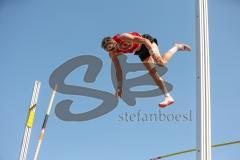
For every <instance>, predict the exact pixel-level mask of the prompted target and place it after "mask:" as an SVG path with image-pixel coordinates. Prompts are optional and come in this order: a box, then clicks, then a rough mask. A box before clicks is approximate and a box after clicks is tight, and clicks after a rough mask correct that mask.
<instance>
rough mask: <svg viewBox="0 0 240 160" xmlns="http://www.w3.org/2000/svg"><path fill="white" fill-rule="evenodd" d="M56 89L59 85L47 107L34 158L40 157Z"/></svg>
mask: <svg viewBox="0 0 240 160" xmlns="http://www.w3.org/2000/svg"><path fill="white" fill-rule="evenodd" d="M56 90H57V85H55V87H54V89H53V91H52V95H51V98H50V102H49V105H48V109H47V112H46V115H45V118H44V122H43V125H42V130H41V133H40V137H39V140H38V144H37V149H36V151H35V155H34V160H37V159H38V154H39V151H40V147H41V144H42V140H43V136H44V133H45V129H46V126H47V121H48V117H49V114H50V111H51V108H52V104H53V100H54V97H55V94H56Z"/></svg>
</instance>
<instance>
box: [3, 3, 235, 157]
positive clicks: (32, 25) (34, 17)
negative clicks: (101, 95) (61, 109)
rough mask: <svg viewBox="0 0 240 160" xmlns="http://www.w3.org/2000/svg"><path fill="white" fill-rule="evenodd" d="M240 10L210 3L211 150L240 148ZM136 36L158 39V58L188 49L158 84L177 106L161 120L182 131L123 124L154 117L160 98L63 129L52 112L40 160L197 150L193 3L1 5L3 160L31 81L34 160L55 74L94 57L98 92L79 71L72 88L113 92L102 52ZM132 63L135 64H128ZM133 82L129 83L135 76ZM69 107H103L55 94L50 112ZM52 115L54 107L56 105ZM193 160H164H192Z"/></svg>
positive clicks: (18, 128)
mask: <svg viewBox="0 0 240 160" xmlns="http://www.w3.org/2000/svg"><path fill="white" fill-rule="evenodd" d="M239 8H240V2H239V1H238V0H211V1H209V30H210V58H211V91H212V141H213V143H214V144H216V143H223V142H227V141H234V140H239V139H240V136H239V135H240V128H239V121H240V118H239V112H240V109H239V104H238V102H237V100H238V99H239V94H238V91H239V89H240V86H239V85H238V82H239V81H240V76H239V74H238V73H239V71H238V68H239V67H240V66H239V58H240V55H239V41H240V38H239V37H240V33H239V28H240V22H239V21H238V19H240V10H239ZM128 31H138V32H140V33H149V34H151V35H153V36H155V37H157V39H158V41H159V44H160V50H161V53H164V52H166V51H167V50H168V49H169V48H170V47H171V45H172V44H173V43H174V42H179V41H180V42H186V43H188V44H190V45H191V46H192V47H193V51H192V52H191V53H178V54H177V55H176V56H175V57H174V58H173V59H172V60H171V61H170V62H169V64H168V65H167V67H168V72H167V73H166V74H165V75H164V78H165V79H166V80H167V81H168V82H169V83H171V84H173V86H174V89H173V91H172V92H171V93H172V95H173V96H174V98H175V100H176V103H175V104H174V105H172V106H170V107H168V108H166V109H164V110H162V112H164V113H166V114H167V113H168V114H173V113H174V114H175V113H179V114H186V113H189V111H192V113H193V115H192V117H193V120H192V121H187V122H167V121H164V122H122V121H119V115H121V114H123V113H125V112H128V113H137V112H138V111H139V110H140V111H141V112H145V113H155V112H158V107H157V104H158V103H159V102H160V101H161V100H162V97H160V96H159V97H151V98H138V99H137V103H136V105H135V106H134V107H130V106H128V105H127V104H126V103H125V102H124V101H122V100H119V103H118V106H117V108H116V109H114V110H113V111H112V112H110V113H108V114H106V115H104V116H102V117H100V118H97V119H94V120H90V121H85V122H66V121H62V120H61V119H59V118H58V117H57V116H56V115H55V113H54V108H53V110H52V112H51V115H50V118H49V122H48V125H47V129H46V134H45V137H44V141H43V144H42V148H41V151H40V155H39V159H40V160H41V159H42V160H43V159H48V160H56V159H57V160H66V159H68V160H69V159H70V160H74V159H85V160H92V159H107V160H108V159H113V158H114V159H115V160H122V159H125V160H136V159H138V160H146V159H149V158H152V157H155V156H159V155H164V154H167V153H172V152H175V151H179V150H184V149H188V148H193V147H194V146H195V144H196V132H195V129H196V121H195V118H196V113H195V111H196V105H195V101H196V94H195V93H196V89H195V78H196V77H195V74H196V72H195V70H196V68H195V61H196V60H195V58H196V56H195V55H196V50H195V2H194V1H192V0H183V1H177V0H160V1H159V0H153V1H137V0H132V1H127V0H122V1H116V0H101V1H93V0H88V1H77V0H69V1H64V0H48V1H47V0H42V1H37V0H32V1H30V0H22V1H17V0H1V1H0V35H1V36H0V60H1V63H0V71H1V74H2V76H1V79H0V82H1V83H0V95H1V101H0V105H1V113H2V116H0V122H1V126H2V129H1V132H0V142H1V145H0V160H15V159H17V158H18V155H19V150H20V145H21V140H22V136H23V130H24V123H25V119H26V116H27V109H28V105H29V103H30V98H31V92H32V87H33V83H34V81H35V80H40V81H41V82H42V88H41V91H40V97H39V105H38V108H37V110H36V117H35V122H34V127H33V130H32V136H31V142H30V148H29V152H28V153H29V154H28V159H29V160H30V159H33V154H34V151H35V149H36V144H37V140H38V137H39V133H40V129H41V125H42V122H43V119H44V115H45V112H46V109H47V105H48V101H49V98H50V94H51V88H50V86H49V83H48V79H49V76H50V75H51V73H52V72H53V71H54V70H55V69H56V68H57V67H59V66H60V65H61V64H63V63H64V62H66V61H67V60H69V59H71V58H74V57H77V56H79V55H93V56H96V57H98V58H100V59H101V60H102V61H103V68H102V69H101V71H100V73H99V75H98V77H97V79H96V81H95V82H94V83H85V82H84V81H83V75H84V73H85V70H84V69H81V68H79V69H77V70H76V71H74V72H73V73H72V74H71V77H69V79H68V83H70V84H74V85H82V84H84V85H85V86H87V87H89V88H96V89H99V90H102V91H106V92H109V93H114V89H113V85H112V81H111V77H110V65H111V63H110V61H109V58H108V55H107V54H106V53H105V52H104V51H103V50H102V49H101V47H100V42H101V38H102V37H104V36H107V35H114V34H115V33H122V32H128ZM128 61H129V63H136V62H139V59H138V57H136V56H133V55H129V56H128ZM133 76H134V75H133ZM66 98H70V99H74V103H73V106H72V108H71V109H72V111H73V112H74V113H79V112H84V111H87V110H88V109H91V108H94V106H96V105H97V104H99V101H97V100H95V99H92V98H87V97H82V96H73V95H64V94H60V93H58V94H57V95H56V98H55V101H54V105H55V104H57V103H58V102H60V101H61V100H64V99H66ZM54 107H55V106H54ZM239 157H240V152H239V146H237V145H235V146H228V147H224V148H219V149H214V151H213V159H231V160H237V159H239ZM194 158H195V154H194V153H190V154H186V155H182V156H178V157H173V158H169V160H177V159H185V160H192V159H194Z"/></svg>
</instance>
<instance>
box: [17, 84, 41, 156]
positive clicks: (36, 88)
mask: <svg viewBox="0 0 240 160" xmlns="http://www.w3.org/2000/svg"><path fill="white" fill-rule="evenodd" d="M40 86H41V82H39V81H35V83H34V88H33V93H32V100H31V103H30V106H29V110H28V117H27V120H26V126H25V130H24V136H23V140H22V146H21V151H20V155H19V160H26V158H27V151H28V146H29V142H30V136H31V131H32V126H33V121H34V117H35V110H36V106H37V101H38V96H39V91H40Z"/></svg>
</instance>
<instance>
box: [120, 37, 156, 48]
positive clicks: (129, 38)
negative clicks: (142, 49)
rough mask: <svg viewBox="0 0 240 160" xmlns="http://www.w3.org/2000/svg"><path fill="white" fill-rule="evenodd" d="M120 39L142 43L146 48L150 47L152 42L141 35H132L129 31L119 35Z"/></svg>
mask: <svg viewBox="0 0 240 160" xmlns="http://www.w3.org/2000/svg"><path fill="white" fill-rule="evenodd" d="M119 38H120V39H122V40H125V41H130V42H135V43H139V44H144V45H145V46H146V47H147V49H148V50H151V49H152V44H151V42H150V41H149V40H148V39H146V38H143V37H138V36H134V35H131V34H129V33H123V34H121V35H120V36H119Z"/></svg>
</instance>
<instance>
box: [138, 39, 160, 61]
mask: <svg viewBox="0 0 240 160" xmlns="http://www.w3.org/2000/svg"><path fill="white" fill-rule="evenodd" d="M142 37H143V38H146V39H148V40H149V41H150V42H151V43H156V44H158V42H157V39H156V38H154V37H152V36H151V35H149V34H143V35H142ZM134 55H138V56H139V58H140V59H141V61H144V60H145V59H146V58H148V57H149V56H150V54H149V51H148V49H147V47H146V46H145V45H144V44H142V46H141V48H140V50H139V51H136V52H135V53H134Z"/></svg>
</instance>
